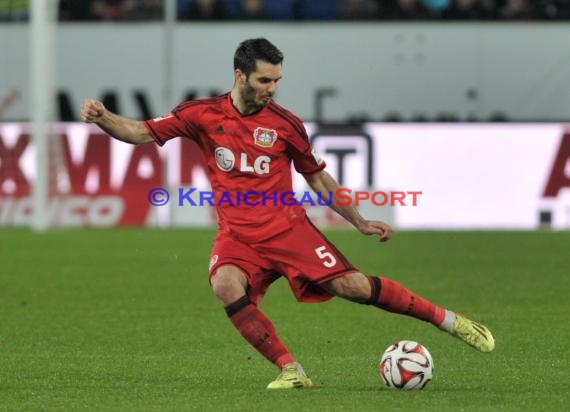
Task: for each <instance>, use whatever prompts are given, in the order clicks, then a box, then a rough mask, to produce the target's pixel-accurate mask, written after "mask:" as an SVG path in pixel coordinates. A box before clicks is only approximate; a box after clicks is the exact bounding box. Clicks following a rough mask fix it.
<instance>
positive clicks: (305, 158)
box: [288, 120, 326, 174]
mask: <svg viewBox="0 0 570 412" xmlns="http://www.w3.org/2000/svg"><path fill="white" fill-rule="evenodd" d="M288 151H289V154H290V155H291V158H292V159H293V165H294V166H295V170H296V171H297V172H298V173H301V174H312V173H316V172H318V171H320V170H323V169H324V168H325V167H326V163H325V161H324V160H323V159H321V157H320V156H319V154H318V153H317V152H316V150H315V149H314V148H313V147H312V146H311V144H310V143H309V136H307V132H306V131H305V127H304V126H303V123H302V122H301V121H300V120H299V121H298V122H296V124H295V127H294V128H293V130H292V138H291V139H290V141H289V148H288Z"/></svg>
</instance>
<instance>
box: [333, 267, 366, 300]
mask: <svg viewBox="0 0 570 412" xmlns="http://www.w3.org/2000/svg"><path fill="white" fill-rule="evenodd" d="M322 287H323V288H324V289H325V290H326V291H327V292H329V293H332V294H333V295H335V296H338V297H341V298H344V299H348V300H351V301H353V302H358V303H364V302H367V301H368V300H369V299H370V284H369V283H368V280H367V279H366V277H365V276H364V275H363V274H362V273H358V272H357V273H349V274H348V275H345V276H342V277H339V278H336V279H333V280H330V281H328V282H325V283H323V284H322Z"/></svg>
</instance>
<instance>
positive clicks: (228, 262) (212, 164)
mask: <svg viewBox="0 0 570 412" xmlns="http://www.w3.org/2000/svg"><path fill="white" fill-rule="evenodd" d="M282 62H283V55H282V53H281V52H280V51H279V49H277V47H275V46H274V45H273V44H272V43H270V42H269V41H268V40H266V39H262V38H259V39H250V40H246V41H244V42H242V43H241V44H240V45H239V47H238V48H237V50H236V52H235V55H234V86H233V88H232V89H231V91H230V92H228V93H226V94H224V95H222V96H219V97H214V98H207V99H197V100H190V101H187V102H184V103H182V104H180V105H179V106H177V107H176V108H174V110H172V112H170V113H169V114H168V115H166V116H163V117H160V118H156V119H154V120H147V121H136V120H132V119H128V118H125V117H122V116H119V115H117V114H115V113H111V112H110V111H108V110H106V108H105V107H104V106H103V104H102V103H101V102H99V101H96V100H86V101H85V103H84V104H83V106H82V109H81V119H82V120H83V121H85V122H89V123H96V124H97V125H99V127H101V128H102V129H103V130H104V131H105V132H107V133H108V134H110V135H111V136H113V137H114V138H116V139H119V140H122V141H124V142H128V143H133V144H142V143H150V142H155V143H157V144H158V145H160V146H162V145H164V144H165V143H166V142H167V141H168V140H169V139H172V138H175V137H182V138H186V139H192V140H194V141H195V142H196V143H197V144H198V146H199V147H200V149H201V150H202V152H203V153H204V155H205V158H206V162H207V171H208V175H209V179H210V181H211V185H212V189H213V191H214V196H215V203H216V204H218V203H219V205H218V206H217V208H216V210H217V213H218V217H219V230H218V233H217V236H216V238H215V241H214V245H213V248H212V253H211V258H210V269H209V270H210V273H209V276H210V283H211V285H212V289H213V292H214V294H215V295H216V296H217V298H218V299H219V300H220V301H221V302H222V304H223V305H224V309H225V311H226V313H227V315H228V317H229V319H230V321H231V322H232V324H233V325H234V327H235V328H236V329H237V330H238V332H239V333H240V334H241V335H242V336H243V337H244V338H245V340H246V341H247V342H248V343H249V344H250V345H252V346H253V347H254V348H255V349H257V350H258V351H259V352H260V353H261V354H262V355H263V356H264V357H265V358H267V359H268V360H269V361H270V362H272V363H273V364H274V365H276V366H277V367H278V368H279V369H280V370H281V373H280V374H279V376H278V377H277V379H276V380H274V381H273V382H271V383H269V385H268V389H290V388H304V387H311V386H313V383H312V382H311V380H310V379H309V377H308V376H307V375H306V373H305V372H304V370H303V368H302V367H301V365H300V364H299V362H297V360H296V359H295V358H294V357H293V355H292V354H291V352H290V351H289V350H288V349H287V348H286V347H285V345H284V344H283V342H282V341H281V339H280V338H279V336H278V334H277V332H276V330H275V328H274V326H273V324H272V323H271V320H269V319H268V318H267V317H266V316H265V315H264V314H263V313H262V312H261V311H260V310H259V308H258V304H259V302H260V301H261V299H262V298H263V296H264V294H265V292H266V290H267V288H268V287H269V286H270V285H271V283H272V282H273V281H275V280H276V279H277V278H279V277H281V276H284V277H285V278H287V280H288V282H289V285H290V287H291V289H292V290H293V292H294V294H295V297H296V298H297V300H298V301H301V302H323V301H326V300H328V299H330V298H332V297H333V296H340V297H342V298H344V299H348V300H350V301H353V302H357V303H361V304H366V305H373V306H376V307H378V308H381V309H383V310H386V311H389V312H393V313H398V314H403V315H408V316H412V317H415V318H417V319H420V320H423V321H426V322H429V323H431V324H433V325H434V326H436V327H438V328H439V329H441V330H443V331H445V332H448V333H449V334H451V335H452V336H455V337H457V338H459V339H460V340H462V341H464V342H466V343H467V344H469V345H471V346H473V347H474V348H475V349H477V350H479V351H481V352H490V351H492V350H493V349H494V348H495V342H494V339H493V336H492V335H491V333H490V331H489V330H488V329H487V328H486V327H485V326H483V325H481V324H479V323H475V322H473V321H471V320H469V319H467V318H465V317H464V316H462V315H459V314H457V313H455V312H452V311H450V310H446V309H444V308H441V307H439V306H436V305H435V304H433V303H431V302H429V301H427V300H426V299H424V298H422V297H421V296H419V295H417V294H416V293H414V292H412V291H410V290H408V289H406V288H405V287H404V286H402V285H400V284H399V283H397V282H395V281H393V280H391V279H388V278H386V277H380V276H367V275H364V274H362V273H360V272H359V271H358V269H357V268H355V267H354V266H353V265H352V264H351V263H350V262H349V261H348V259H347V258H346V257H344V256H343V255H342V253H341V252H340V251H339V250H338V249H337V248H336V247H335V246H334V245H333V244H332V243H331V242H330V241H328V240H327V238H326V237H325V236H324V235H323V234H322V233H321V232H320V231H319V230H318V229H317V228H316V227H315V226H313V224H312V223H311V221H310V220H309V219H308V217H307V216H306V213H305V210H304V209H303V208H302V207H301V206H299V205H294V204H292V203H290V202H282V201H280V200H281V199H282V198H281V195H282V194H285V193H286V192H291V191H292V176H291V162H293V165H294V167H295V170H296V171H297V172H298V173H301V174H302V175H303V177H304V178H305V179H306V181H307V182H308V184H309V186H310V187H311V188H312V189H313V190H314V191H315V192H316V193H320V194H322V196H323V197H324V200H325V202H328V200H329V198H328V193H333V197H334V193H335V191H336V190H337V189H338V188H339V186H338V184H337V182H336V181H335V180H334V179H333V178H332V177H331V176H330V175H329V174H328V173H327V172H326V171H325V170H324V169H325V162H324V161H323V160H322V159H320V158H319V156H318V154H317V153H316V152H315V151H314V150H313V149H312V148H311V146H310V144H309V141H308V137H307V134H306V132H305V129H304V126H303V123H302V121H301V120H300V119H299V118H298V117H296V116H295V115H294V114H293V113H291V112H290V111H288V110H286V109H284V108H283V107H281V106H280V105H278V104H277V103H275V102H274V101H273V97H274V95H275V93H276V91H277V87H278V84H279V81H280V80H281V77H282ZM246 192H257V193H258V194H259V196H260V197H259V198H258V199H255V198H254V197H252V196H248V198H247V200H248V201H247V202H244V201H242V202H238V201H237V198H238V197H239V196H240V195H241V196H243V194H244V193H246ZM223 196H229V198H231V199H233V200H232V201H223V202H222V201H221V200H222V199H223ZM226 200H227V197H226ZM242 200H243V199H242ZM262 200H264V202H262ZM289 200H291V199H289ZM333 200H334V199H333ZM238 203H239V204H238ZM252 205H254V206H252ZM330 207H331V208H332V209H333V210H334V211H335V212H337V213H338V214H340V215H341V216H342V217H343V218H345V219H346V220H347V221H349V222H350V223H351V224H352V225H354V227H356V229H358V230H359V231H360V232H361V233H363V234H365V235H377V236H379V238H380V241H382V242H384V241H387V240H389V239H390V237H391V236H392V228H391V227H390V226H389V225H388V224H386V223H384V222H381V221H371V220H366V219H364V218H363V217H362V216H361V215H360V214H359V213H358V211H357V210H356V209H355V208H354V207H353V206H352V205H348V206H339V205H337V204H336V202H334V201H333V202H332V204H331V205H330Z"/></svg>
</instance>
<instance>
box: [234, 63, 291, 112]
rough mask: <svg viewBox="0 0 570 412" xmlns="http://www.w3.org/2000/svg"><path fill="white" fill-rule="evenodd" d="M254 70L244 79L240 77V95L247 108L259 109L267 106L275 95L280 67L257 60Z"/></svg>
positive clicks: (279, 78) (243, 76) (242, 76)
mask: <svg viewBox="0 0 570 412" xmlns="http://www.w3.org/2000/svg"><path fill="white" fill-rule="evenodd" d="M256 63H257V64H256V70H255V71H254V72H252V73H250V75H249V78H246V76H245V74H243V73H242V75H241V76H240V83H241V84H240V85H241V87H240V94H241V98H242V100H243V102H244V103H245V105H246V106H247V107H249V108H258V109H261V108H262V107H264V106H265V105H267V104H268V103H269V102H270V101H271V100H272V99H273V96H275V93H277V88H278V84H277V83H278V82H279V80H281V77H282V75H281V65H280V64H271V63H268V62H264V61H262V60H257V62H256Z"/></svg>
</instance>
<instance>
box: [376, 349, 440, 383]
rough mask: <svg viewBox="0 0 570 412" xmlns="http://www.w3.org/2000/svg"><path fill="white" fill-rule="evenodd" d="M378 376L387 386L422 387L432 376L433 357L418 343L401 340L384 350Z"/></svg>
mask: <svg viewBox="0 0 570 412" xmlns="http://www.w3.org/2000/svg"><path fill="white" fill-rule="evenodd" d="M380 376H381V377H382V380H383V381H384V383H385V384H386V386H388V387H389V388H393V389H405V390H407V389H423V388H425V387H426V385H427V384H428V382H429V381H431V379H432V377H433V359H432V357H431V355H430V353H429V351H428V350H427V349H426V348H425V346H423V345H421V344H420V343H418V342H414V341H412V340H401V341H399V342H396V343H394V344H393V345H391V346H390V347H389V348H388V349H386V350H385V351H384V354H383V355H382V359H381V360H380Z"/></svg>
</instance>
